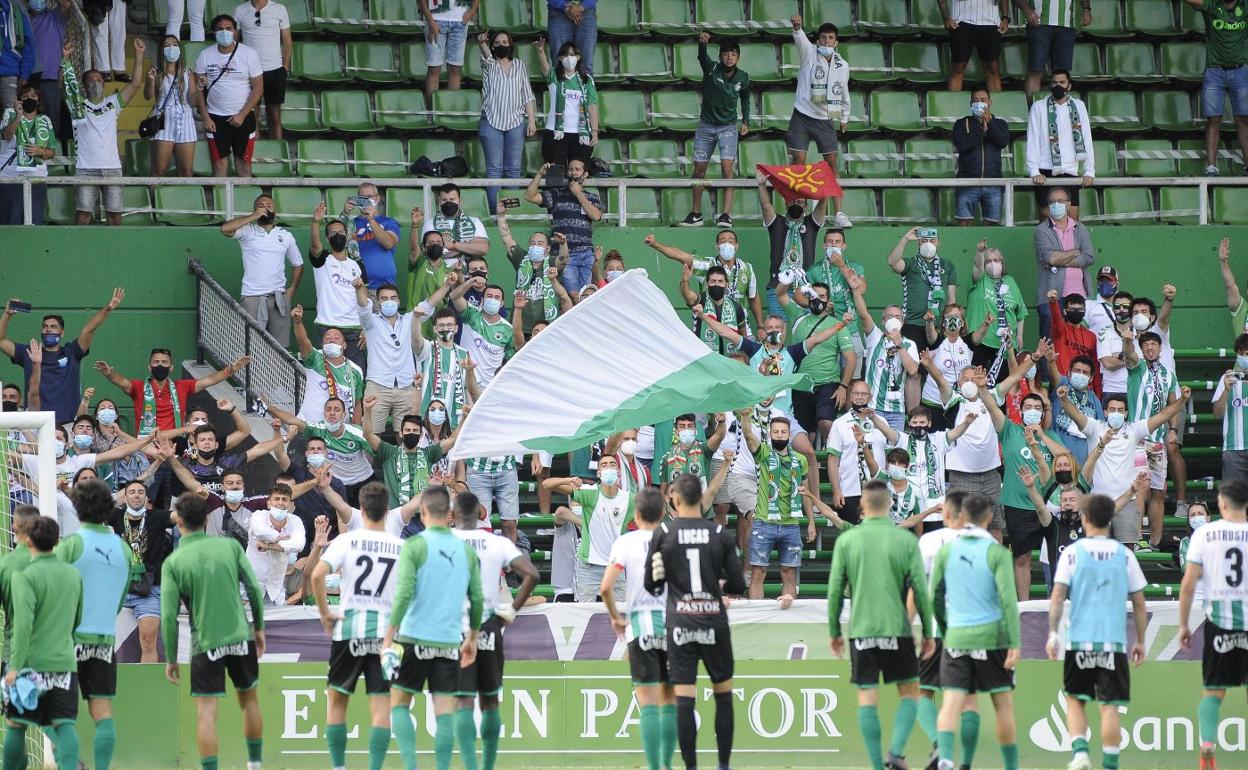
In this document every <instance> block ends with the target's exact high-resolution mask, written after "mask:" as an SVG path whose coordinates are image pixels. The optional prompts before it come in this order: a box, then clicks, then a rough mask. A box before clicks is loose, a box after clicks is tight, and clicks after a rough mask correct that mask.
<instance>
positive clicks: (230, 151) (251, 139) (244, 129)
mask: <svg viewBox="0 0 1248 770" xmlns="http://www.w3.org/2000/svg"><path fill="white" fill-rule="evenodd" d="M209 117H211V118H212V122H213V125H214V126H215V129H214V130H212V131H208V132H206V135H207V137H208V154H209V155H210V156H212V160H213V162H216V161H218V160H220V159H221V158H228V157H229V156H231V155H233V156H234V157H235V158H236V159H238V160H242V161H245V162H247V163H250V162H251V154H252V152H253V151H254V150H255V148H256V113H254V112H249V113H247V117H246V118H244V119H243V124H242V125H241V126H233V125H231V124H230V118H232V117H233V115H210V116H209Z"/></svg>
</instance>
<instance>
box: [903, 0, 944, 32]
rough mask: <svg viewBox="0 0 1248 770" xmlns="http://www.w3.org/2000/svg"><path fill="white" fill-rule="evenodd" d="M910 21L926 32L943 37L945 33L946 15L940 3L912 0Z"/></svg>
mask: <svg viewBox="0 0 1248 770" xmlns="http://www.w3.org/2000/svg"><path fill="white" fill-rule="evenodd" d="M898 5H900V2H898ZM910 23H911V25H913V26H915V27H917V28H918V30H919V31H920V32H922V33H924V34H928V35H940V36H942V37H943V36H944V34H945V17H944V15H942V14H941V12H940V5H939V4H938V3H931V2H928V0H910Z"/></svg>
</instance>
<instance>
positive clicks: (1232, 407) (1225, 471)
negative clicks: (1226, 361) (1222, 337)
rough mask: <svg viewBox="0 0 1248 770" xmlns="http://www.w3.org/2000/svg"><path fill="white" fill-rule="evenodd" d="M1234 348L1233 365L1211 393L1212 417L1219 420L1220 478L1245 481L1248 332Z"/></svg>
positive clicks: (1247, 465)
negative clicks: (1220, 428)
mask: <svg viewBox="0 0 1248 770" xmlns="http://www.w3.org/2000/svg"><path fill="white" fill-rule="evenodd" d="M1234 347H1235V365H1234V366H1233V367H1232V368H1231V369H1230V370H1229V371H1227V372H1224V373H1223V374H1222V377H1221V379H1219V380H1218V387H1217V389H1216V390H1215V391H1214V393H1213V416H1214V418H1216V419H1220V420H1221V421H1222V478H1223V479H1224V480H1235V481H1248V388H1246V387H1245V386H1244V383H1245V382H1248V333H1244V334H1240V335H1239V336H1238V337H1236V338H1235V345H1234Z"/></svg>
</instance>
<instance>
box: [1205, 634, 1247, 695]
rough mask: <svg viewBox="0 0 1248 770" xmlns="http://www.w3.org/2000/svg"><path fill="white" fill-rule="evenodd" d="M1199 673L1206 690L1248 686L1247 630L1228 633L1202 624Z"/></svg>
mask: <svg viewBox="0 0 1248 770" xmlns="http://www.w3.org/2000/svg"><path fill="white" fill-rule="evenodd" d="M1201 671H1202V672H1203V673H1204V679H1205V687H1206V689H1210V690H1222V689H1226V688H1229V687H1243V686H1245V685H1248V631H1227V630H1226V629H1224V628H1219V627H1218V626H1215V625H1214V624H1212V623H1210V622H1209V621H1205V651H1204V655H1203V656H1202V658H1201Z"/></svg>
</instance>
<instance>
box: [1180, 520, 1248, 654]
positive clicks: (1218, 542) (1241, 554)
mask: <svg viewBox="0 0 1248 770" xmlns="http://www.w3.org/2000/svg"><path fill="white" fill-rule="evenodd" d="M1187 562H1188V563H1189V564H1199V565H1200V568H1201V573H1202V574H1201V583H1202V584H1203V586H1204V589H1205V600H1204V607H1205V616H1206V617H1208V618H1209V621H1210V622H1211V623H1213V624H1214V625H1216V626H1218V627H1219V628H1223V629H1226V630H1228V631H1234V630H1243V629H1244V628H1245V620H1244V618H1248V576H1246V575H1245V574H1244V573H1245V571H1248V523H1244V522H1238V521H1227V520H1226V519H1217V520H1215V521H1211V522H1209V523H1208V524H1206V525H1205V526H1203V527H1201V528H1200V529H1198V530H1196V531H1195V532H1193V533H1192V537H1191V540H1189V541H1188V546H1187ZM1236 618H1238V624H1237V623H1236ZM1236 625H1238V628H1236ZM1205 633H1209V631H1208V630H1206V631H1205Z"/></svg>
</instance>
